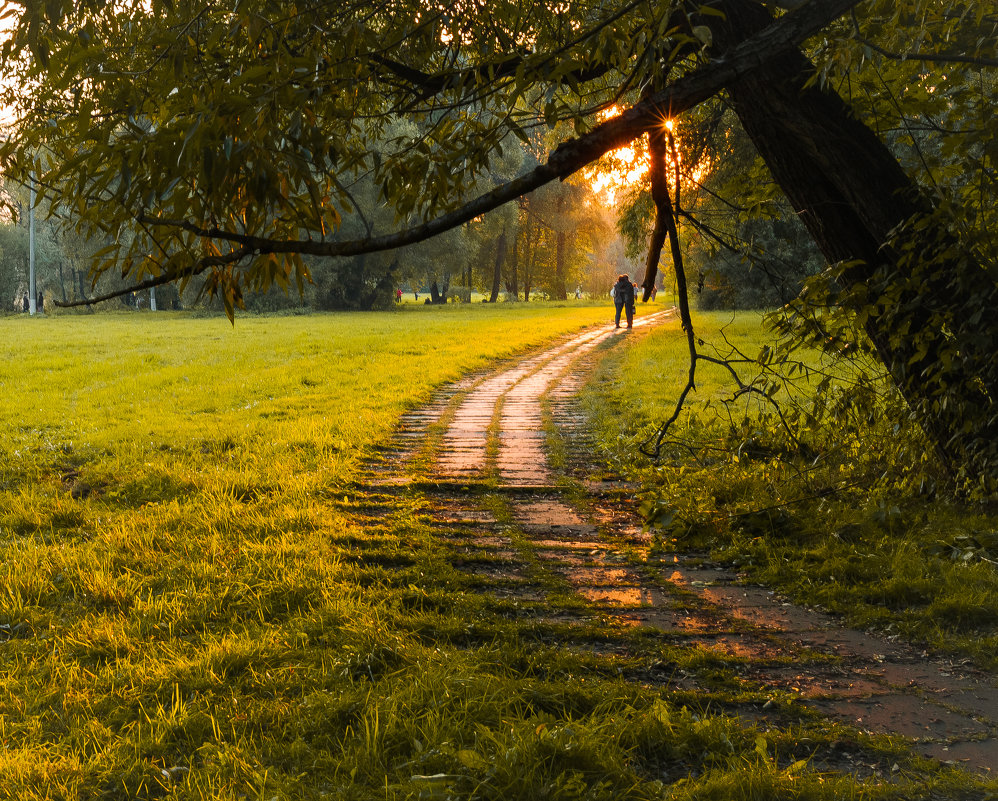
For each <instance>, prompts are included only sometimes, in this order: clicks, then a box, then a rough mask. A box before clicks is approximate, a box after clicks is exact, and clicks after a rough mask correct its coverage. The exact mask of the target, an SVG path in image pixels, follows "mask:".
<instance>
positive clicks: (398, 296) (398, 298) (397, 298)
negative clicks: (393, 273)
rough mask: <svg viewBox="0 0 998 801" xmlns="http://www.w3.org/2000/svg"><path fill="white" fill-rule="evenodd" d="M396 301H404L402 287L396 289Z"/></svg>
mask: <svg viewBox="0 0 998 801" xmlns="http://www.w3.org/2000/svg"><path fill="white" fill-rule="evenodd" d="M395 302H396V303H401V302H402V290H401V289H396V290H395Z"/></svg>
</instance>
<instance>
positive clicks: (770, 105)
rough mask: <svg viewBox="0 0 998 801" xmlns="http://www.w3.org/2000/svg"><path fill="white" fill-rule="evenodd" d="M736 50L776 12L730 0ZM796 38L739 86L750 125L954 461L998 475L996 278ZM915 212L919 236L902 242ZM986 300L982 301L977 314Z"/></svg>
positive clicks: (719, 35)
mask: <svg viewBox="0 0 998 801" xmlns="http://www.w3.org/2000/svg"><path fill="white" fill-rule="evenodd" d="M721 6H722V8H723V10H724V13H725V15H726V18H727V25H726V26H725V25H719V24H716V23H714V24H712V26H711V27H712V28H713V29H714V31H715V37H714V42H715V45H717V46H719V47H720V48H721V49H727V48H728V47H730V46H731V45H732V44H734V43H735V42H737V41H740V40H742V39H744V38H746V37H748V36H750V35H752V34H753V33H754V32H756V31H758V30H760V29H761V28H763V27H764V26H765V25H767V24H768V23H769V22H771V17H770V15H769V13H768V12H767V11H766V10H765V9H764V8H763V7H762V6H761V5H759V4H758V3H755V2H752V0H724V2H723V3H722V4H721ZM813 75H814V67H813V65H812V64H811V63H810V62H809V61H808V60H807V59H806V58H805V57H804V56H803V55H802V54H801V53H800V52H799V51H797V50H794V51H790V52H787V53H786V54H785V55H783V56H781V57H779V58H777V59H775V60H773V61H770V62H769V63H767V64H766V65H765V66H763V67H761V68H759V69H757V70H754V71H752V72H751V73H749V74H748V75H746V77H744V78H742V79H740V80H739V81H737V82H736V83H733V84H731V85H730V86H729V87H728V91H729V94H730V97H731V100H732V103H733V105H734V109H735V111H736V113H737V114H738V117H739V119H740V120H741V123H742V125H743V126H744V128H745V130H746V132H747V133H748V135H749V136H750V137H751V139H752V141H753V142H754V144H755V146H756V148H757V149H758V151H759V153H760V155H761V156H762V158H763V159H764V160H765V162H766V164H767V166H768V167H769V169H770V171H771V173H772V174H773V177H774V178H775V179H776V181H777V182H778V183H779V185H780V186H781V187H782V189H783V191H784V192H785V193H786V195H787V198H788V199H789V200H790V202H791V203H792V204H793V206H794V208H795V210H796V211H797V213H798V215H799V216H800V218H801V220H802V221H803V222H804V224H805V226H807V228H808V230H809V232H810V233H811V236H812V237H813V238H814V240H815V242H816V243H817V244H818V246H819V248H820V249H821V251H822V253H823V254H824V255H825V257H826V258H827V259H828V261H829V262H830V263H838V262H841V263H842V264H843V271H842V279H841V281H842V283H843V284H844V286H843V292H842V294H841V297H840V299H839V302H841V303H843V304H846V305H850V306H852V307H854V308H855V310H856V311H857V312H859V313H860V316H861V318H864V319H865V324H864V327H865V330H866V332H867V334H868V335H869V337H870V339H871V340H872V342H873V344H874V346H875V347H876V349H877V351H878V353H879V355H880V357H881V359H882V360H883V362H884V364H885V365H886V366H887V368H888V370H889V371H890V373H891V375H892V376H893V378H894V381H895V382H896V384H897V386H898V388H899V389H900V391H901V393H902V394H903V396H904V397H905V399H906V400H907V401H908V403H909V405H910V406H911V407H912V409H913V410H914V411H915V412H916V414H917V415H918V418H919V420H920V422H921V424H922V427H923V429H924V430H925V431H926V433H927V434H928V435H929V436H930V437H931V439H932V440H933V442H934V443H935V446H936V448H937V450H938V452H939V454H940V455H941V457H942V458H943V460H944V462H945V463H946V465H947V467H948V468H949V469H950V471H951V472H954V473H956V472H958V470H959V469H963V470H965V471H967V473H968V475H969V476H971V477H977V478H980V477H982V476H984V475H986V474H988V473H990V474H991V475H992V476H995V475H998V464H995V463H994V462H993V460H992V461H991V462H990V463H989V452H990V451H991V450H992V449H993V447H994V446H993V443H995V442H998V415H995V414H994V412H993V405H992V404H993V399H995V398H998V385H996V380H995V379H996V374H998V368H996V367H995V360H994V356H993V354H994V353H995V352H996V350H998V347H996V346H998V327H996V326H995V324H994V322H993V321H994V316H993V315H992V314H991V310H993V308H994V305H995V303H996V302H998V292H996V286H995V282H994V281H993V280H992V279H991V278H990V277H989V275H988V274H987V272H986V271H985V270H984V269H983V268H982V267H981V265H980V264H978V263H977V262H975V261H974V260H973V259H971V258H968V251H967V249H965V248H960V247H959V246H958V243H957V242H956V239H955V237H954V236H953V235H952V234H950V233H949V232H948V231H947V230H946V228H945V225H944V224H943V223H941V222H940V221H939V219H938V217H934V216H933V208H932V205H931V204H930V203H929V202H928V201H927V200H926V198H925V196H924V194H922V193H921V192H919V190H918V188H917V186H916V185H915V184H914V182H913V181H912V180H911V179H910V178H909V177H908V176H907V174H906V173H905V172H904V171H903V170H902V169H901V167H900V165H899V164H898V162H897V160H896V159H895V158H894V156H893V155H892V154H891V152H890V151H889V150H888V149H887V147H886V146H885V145H884V144H883V142H881V141H880V139H879V138H878V137H877V136H876V135H875V134H874V133H873V131H871V130H870V129H869V128H867V127H866V126H865V125H864V124H863V123H862V122H860V121H859V120H858V119H856V117H855V116H853V114H852V113H851V111H850V110H849V108H848V107H847V106H846V104H845V103H844V102H843V101H842V99H841V98H840V97H839V96H838V95H837V94H835V93H834V92H832V91H831V90H830V89H829V88H827V87H821V86H820V84H819V83H818V82H815V83H813V84H811V85H810V86H808V85H807V82H808V80H809V79H810V78H811V77H812V76H813ZM910 221H916V225H915V226H914V227H913V229H912V230H914V231H915V232H916V233H914V234H912V235H911V236H912V237H914V238H913V239H912V240H909V243H908V244H910V246H911V247H910V248H908V247H899V246H897V245H896V244H894V243H893V242H892V235H893V233H894V232H895V229H897V228H898V226H900V225H902V224H905V223H908V222H910ZM973 310H977V311H978V312H980V311H981V310H985V311H984V313H983V314H978V315H977V318H976V319H974V316H973V314H972V311H973Z"/></svg>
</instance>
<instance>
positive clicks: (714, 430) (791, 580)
mask: <svg viewBox="0 0 998 801" xmlns="http://www.w3.org/2000/svg"><path fill="white" fill-rule="evenodd" d="M696 324H697V329H698V335H699V336H701V337H703V338H704V340H705V344H704V345H703V346H702V348H701V349H702V350H703V351H705V352H709V353H715V354H717V353H721V354H727V353H728V352H729V350H730V348H731V347H732V346H734V347H737V348H738V350H739V351H741V352H742V353H745V354H747V355H748V356H750V357H753V358H754V357H755V356H756V355H757V354H758V353H759V350H760V347H761V346H762V344H763V337H762V327H761V316H760V315H758V314H749V313H743V314H739V315H737V316H732V315H731V314H730V313H714V314H701V315H699V316H698V320H697V321H696ZM715 346H716V350H712V348H714V347H715ZM687 364H688V356H687V350H686V340H685V338H684V336H683V334H682V332H681V331H680V330H679V327H678V323H673V324H672V325H671V326H669V327H664V328H663V329H662V330H660V331H658V332H656V333H655V334H653V335H652V336H650V337H648V338H646V339H644V340H642V341H640V343H639V344H638V345H637V346H636V347H633V348H631V349H630V350H629V352H628V353H627V355H626V357H625V358H621V359H615V360H607V361H606V362H605V363H604V364H603V366H602V370H601V371H600V372H598V373H597V374H596V376H595V380H594V381H593V382H592V384H591V386H590V390H589V392H588V396H587V397H588V405H589V407H590V409H591V415H592V420H593V423H594V425H595V426H596V427H597V428H598V429H599V430H600V432H601V439H602V441H603V443H604V446H605V449H606V453H607V456H608V458H609V459H610V460H611V462H612V463H613V464H614V465H616V467H617V468H618V469H620V470H622V471H624V472H626V473H627V474H629V475H630V476H632V477H633V478H635V479H637V480H638V481H640V482H641V483H642V485H643V493H642V494H643V499H644V505H643V510H644V513H645V515H646V516H647V518H648V519H649V520H650V521H651V523H652V524H653V526H654V527H655V528H656V530H657V531H658V537H659V546H660V548H661V549H662V550H664V551H669V550H681V551H690V550H692V551H704V552H709V553H710V555H711V558H713V559H716V560H720V561H723V562H725V563H728V564H733V565H736V566H738V567H739V568H741V569H743V570H745V571H746V573H747V574H748V575H749V576H751V578H752V580H754V581H760V582H762V583H765V584H767V585H770V586H774V587H777V588H780V589H782V590H783V591H784V592H786V593H787V594H789V595H790V596H792V597H793V598H795V599H796V600H797V601H800V602H802V603H806V604H809V605H814V606H819V607H824V608H827V609H829V610H832V611H835V612H838V613H841V614H842V615H844V616H845V618H846V620H847V621H848V622H849V623H850V624H852V625H856V626H861V627H872V628H875V629H878V630H882V631H885V632H887V633H889V634H900V635H901V636H903V637H904V638H906V639H909V640H912V641H914V642H916V643H922V644H924V645H925V646H927V647H930V648H933V649H936V650H940V651H942V652H944V653H949V654H952V655H955V656H958V657H970V658H972V659H973V660H974V661H975V662H977V663H978V664H979V665H980V666H981V667H984V668H987V669H991V670H995V669H998V570H996V564H998V534H996V533H995V532H996V528H998V519H996V516H995V515H994V514H993V512H992V511H991V510H989V509H988V508H985V507H981V506H974V505H967V504H961V503H957V502H955V501H953V500H951V499H947V498H946V497H945V495H943V494H941V493H937V492H935V491H933V490H932V489H931V487H932V482H933V475H932V472H931V465H929V463H928V462H927V461H926V458H925V457H926V447H925V445H924V443H923V442H922V441H921V440H920V439H919V438H918V435H917V432H911V431H906V430H904V429H901V430H899V429H898V428H897V427H895V425H894V423H893V421H892V420H890V419H887V418H885V417H880V416H874V417H872V418H871V419H870V420H866V421H863V425H862V426H861V428H860V429H859V430H858V431H855V432H854V431H852V430H851V429H850V428H849V427H848V426H846V425H843V427H842V428H841V429H838V430H836V427H835V426H832V425H825V426H823V427H821V429H820V430H818V431H814V432H807V431H805V432H804V436H803V437H802V439H801V442H800V443H796V444H792V445H791V444H789V443H788V442H787V439H786V437H785V436H783V435H782V434H781V426H780V424H779V420H778V417H777V416H776V414H775V411H774V408H775V407H773V406H772V405H771V404H769V403H768V402H767V401H764V400H760V399H759V397H758V396H755V395H745V396H743V397H742V398H740V399H739V400H737V401H736V402H733V403H730V404H725V403H723V401H724V400H726V399H730V398H731V397H732V394H733V392H734V389H735V386H734V384H733V382H732V379H731V376H730V374H729V373H728V372H727V371H726V370H725V369H724V368H722V367H719V366H717V365H713V364H704V365H701V367H700V368H698V373H697V378H698V386H697V390H696V392H695V393H693V394H692V395H691V396H690V401H689V402H688V403H687V405H686V410H685V411H684V413H683V415H682V416H681V417H680V418H679V420H678V421H677V424H676V426H675V428H674V436H673V437H671V438H670V444H669V445H668V447H666V449H665V451H664V454H663V457H664V458H663V460H662V462H661V464H660V466H658V467H654V466H651V465H649V463H648V461H647V460H644V459H641V458H635V452H636V450H637V446H638V445H639V444H640V443H641V442H642V441H643V440H645V439H646V438H647V437H648V436H649V435H650V434H651V433H653V431H654V429H655V427H656V425H657V424H658V423H659V422H660V421H662V420H663V419H665V418H667V417H668V416H669V415H670V414H671V413H672V411H673V407H674V404H675V400H676V398H677V397H678V395H679V392H680V391H681V389H682V387H683V385H684V383H685V380H686V369H687ZM810 366H811V367H815V368H817V367H820V366H821V362H820V360H818V359H817V358H816V357H815V358H812V359H811V361H810ZM754 367H755V369H756V370H758V365H755V366H754ZM752 368H753V366H752V365H745V364H740V365H738V369H739V370H740V371H741V372H742V373H743V375H742V376H741V377H742V379H743V381H747V380H748V379H750V378H752V377H753V375H754V372H753V369H752ZM650 378H654V380H646V379H650ZM775 397H776V398H777V399H778V400H779V401H780V402H781V404H784V406H785V411H787V412H790V411H792V408H793V404H792V403H791V402H790V400H791V399H790V398H788V397H787V394H786V393H778V394H777V395H775Z"/></svg>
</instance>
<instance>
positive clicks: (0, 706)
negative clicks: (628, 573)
mask: <svg viewBox="0 0 998 801" xmlns="http://www.w3.org/2000/svg"><path fill="white" fill-rule="evenodd" d="M606 316H607V309H605V308H599V307H589V308H585V307H575V308H567V307H562V308H559V307H557V306H555V305H553V304H544V305H541V306H531V307H528V306H526V305H517V306H513V307H511V306H510V305H504V306H502V307H498V308H496V307H490V306H485V307H483V306H475V307H470V306H466V307H458V308H447V309H410V310H406V311H403V312H397V313H385V314H344V315H317V316H309V317H260V318H239V319H237V322H236V326H235V328H232V327H230V326H229V325H228V323H227V322H225V321H224V320H219V319H208V320H194V319H189V318H185V317H181V316H176V315H150V314H135V315H127V316H126V315H123V316H120V317H116V316H109V317H58V318H49V319H34V320H29V319H26V318H19V319H6V320H0V333H2V335H3V337H2V340H0V341H2V342H3V343H4V344H3V347H4V349H5V352H4V353H3V361H2V364H3V365H4V369H3V372H2V373H0V382H2V384H3V386H2V388H0V389H2V392H0V432H2V434H3V436H2V446H0V447H2V450H3V453H2V468H0V469H2V472H0V742H2V744H3V748H2V749H0V777H2V783H0V798H10V799H17V800H18V801H41V800H42V799H46V801H48V800H49V799H66V800H67V801H68V800H69V799H73V800H74V801H75V800H76V799H89V798H102V799H152V798H174V799H231V801H236V800H237V799H258V798H262V799H267V800H268V801H269V800H270V799H322V798H337V799H341V798H342V799H375V798H377V799H383V798H387V799H404V798H405V799H409V798H412V799H415V798H421V799H434V798H466V799H472V798H475V799H495V801H499V799H520V798H523V799H526V798H562V799H572V798H589V799H594V800H597V801H602V800H604V799H605V801H610V800H611V799H613V801H618V800H620V799H625V800H629V799H663V798H669V797H675V798H687V797H689V798H701V797H714V796H712V795H711V794H714V795H716V797H724V798H733V799H739V798H743V799H749V798H766V799H791V798H793V799H800V798H808V799H815V801H832V799H838V798H842V797H856V798H866V797H869V798H878V799H880V798H883V799H900V798H909V797H912V796H911V790H912V788H913V786H915V782H919V781H921V780H922V777H923V776H924V773H923V768H922V767H921V766H920V765H919V764H917V763H916V762H913V761H912V760H911V757H910V755H908V754H906V753H905V752H904V750H903V749H899V748H898V747H897V746H896V745H895V744H891V743H887V742H884V741H878V740H876V739H873V738H870V737H867V736H865V735H862V734H860V733H855V732H849V733H848V736H849V737H850V738H851V739H850V742H851V743H853V748H854V750H855V752H856V753H857V754H860V755H861V756H862V757H863V758H866V759H870V760H878V761H883V760H884V759H889V760H890V762H888V764H891V763H893V762H895V761H898V762H900V764H901V765H902V768H903V770H902V773H901V774H899V775H898V776H897V777H896V778H895V779H893V780H892V781H891V782H878V783H874V784H872V785H870V786H869V787H867V786H866V785H865V784H864V783H862V782H857V781H856V780H854V779H852V778H851V777H849V776H841V775H839V776H829V775H826V773H823V772H819V771H817V770H810V769H803V768H801V767H800V766H801V764H802V763H800V762H799V761H797V762H795V763H794V764H795V765H797V767H794V768H793V770H790V769H789V766H790V763H789V762H788V761H787V759H785V758H782V761H781V760H779V759H777V757H776V756H775V755H776V754H782V755H788V754H792V752H793V749H794V748H795V747H797V744H798V743H799V742H803V741H804V740H803V739H801V738H803V737H805V735H806V740H807V743H808V753H811V752H812V751H813V750H814V749H816V748H818V747H829V748H830V747H831V746H830V744H832V743H838V742H839V740H840V737H841V736H842V734H843V732H842V730H840V729H838V728H837V727H830V726H828V725H827V724H825V723H823V722H818V723H814V722H810V721H806V720H801V719H798V718H794V719H793V721H792V723H791V724H788V725H786V726H785V727H782V728H777V727H771V728H770V729H769V730H768V731H767V732H765V734H764V735H762V734H760V732H759V731H758V730H757V729H756V728H755V727H754V726H752V725H751V724H750V723H746V722H745V721H744V720H742V719H741V718H740V717H739V715H738V714H726V713H723V712H721V711H719V709H721V708H732V709H735V710H737V709H739V708H740V707H739V705H740V704H745V705H746V707H745V708H747V709H753V710H754V709H757V708H758V707H759V706H760V705H761V704H762V703H764V702H765V700H766V698H767V697H768V695H763V694H761V693H759V692H756V691H753V690H751V689H747V688H746V686H745V685H743V684H741V683H739V682H738V681H736V680H735V678H734V675H735V674H734V667H733V664H729V663H728V661H726V659H725V658H724V657H722V656H720V655H711V656H709V658H708V656H706V655H705V654H704V652H703V651H702V650H698V649H692V650H691V649H684V648H682V647H681V646H679V645H670V644H667V643H661V642H657V641H656V642H653V643H649V642H646V640H647V639H648V638H647V637H644V638H643V637H642V636H641V635H640V634H637V633H633V632H619V631H608V630H607V627H606V626H605V624H604V623H603V622H602V621H600V620H598V619H594V620H592V621H591V622H589V623H585V622H582V623H580V624H579V625H575V626H573V627H572V628H571V631H568V630H567V628H566V627H565V626H564V625H562V624H559V623H558V622H557V620H555V621H553V622H552V621H549V620H547V619H546V618H545V617H543V616H542V614H543V612H542V611H538V612H536V613H533V612H531V611H530V610H528V609H527V608H525V607H526V606H527V605H521V604H520V603H519V602H516V601H512V600H509V599H508V597H506V596H504V595H502V594H500V593H496V594H488V593H483V592H481V588H482V586H483V582H485V584H486V586H488V580H487V579H483V578H481V577H477V578H476V577H474V576H470V575H469V574H468V573H467V572H463V571H461V570H458V569H456V568H455V567H454V562H455V561H457V557H456V556H455V552H454V551H453V550H451V546H450V545H449V544H448V542H447V537H446V536H441V533H440V530H439V529H437V530H434V529H432V528H431V526H430V525H429V524H428V519H429V518H428V515H429V512H430V511H431V510H430V509H428V508H427V504H428V501H426V499H425V498H423V496H422V495H421V494H420V490H419V489H418V488H408V489H405V488H403V490H402V491H400V492H397V493H388V492H384V493H382V492H379V490H378V489H377V488H372V487H363V486H358V485H357V484H356V483H355V479H356V477H357V472H356V460H357V458H358V457H359V455H361V454H362V453H364V452H367V451H370V450H371V449H372V448H373V447H374V446H375V445H376V444H377V443H378V442H383V441H384V440H385V438H386V437H387V436H388V433H389V431H390V430H391V428H392V427H393V426H394V425H395V423H396V421H397V418H398V415H399V413H400V412H401V411H402V410H403V409H404V408H407V407H409V406H411V405H413V404H415V403H418V402H419V401H421V400H424V399H425V398H426V397H427V396H428V394H429V393H430V392H431V391H432V388H433V387H434V386H435V385H437V384H439V383H440V382H441V381H444V380H447V379H450V378H453V377H456V376H457V375H459V374H460V373H462V372H463V371H466V370H468V369H474V368H479V367H482V366H484V365H485V364H487V363H488V361H489V360H490V359H493V358H496V357H498V356H505V355H510V354H513V353H515V352H517V351H519V350H521V349H523V348H525V347H527V346H530V345H533V344H537V343H539V342H541V341H543V340H545V339H548V338H550V337H553V336H557V335H558V334H560V333H562V332H567V331H571V330H574V329H577V328H578V327H579V326H580V325H583V324H586V323H590V322H593V321H596V320H603V319H605V318H606ZM499 505H501V504H499V502H498V501H496V506H497V509H498V506H499ZM497 515H498V511H497ZM503 519H504V520H508V519H509V515H508V514H507V517H505V518H503ZM514 536H516V535H514ZM495 568H496V571H497V575H498V576H499V578H498V579H496V582H497V583H498V584H497V586H503V585H502V584H501V582H502V580H503V578H502V572H503V570H504V563H503V562H502V561H501V559H500V558H499V557H497V558H496V564H495ZM608 638H612V641H613V643H614V644H613V646H612V647H609V648H608V647H606V646H607V643H608ZM587 642H588V643H592V644H594V647H592V648H589V647H586V646H585V643H587ZM666 663H667V664H669V665H671V666H672V667H670V670H674V671H675V672H676V673H677V674H680V675H688V676H693V677H695V680H696V686H697V687H698V688H701V689H697V690H679V689H678V688H675V689H664V688H662V687H656V686H654V685H653V684H652V685H649V683H648V681H647V677H648V676H649V675H651V673H650V671H651V670H652V666H653V665H659V666H661V665H662V664H666ZM760 736H761V737H762V743H763V747H760V745H759V743H760V739H759V738H760ZM771 754H772V756H771ZM803 756H804V757H805V758H806V757H807V755H803ZM794 759H795V760H796V759H797V757H794ZM954 775H955V774H954ZM912 776H913V777H915V778H909V777H912ZM944 778H945V777H944ZM947 781H952V782H953V786H955V787H959V790H960V792H963V793H964V795H965V796H966V793H967V792H972V791H974V790H976V789H980V788H978V787H972V786H971V785H972V784H973V782H972V781H971V780H968V779H965V778H964V779H955V778H947ZM698 788H699V789H698ZM946 792H947V790H946V787H943V788H942V790H941V792H940V793H939V794H937V797H950V796H949V795H947V794H946ZM952 797H954V798H955V797H958V796H957V794H956V793H954V794H952Z"/></svg>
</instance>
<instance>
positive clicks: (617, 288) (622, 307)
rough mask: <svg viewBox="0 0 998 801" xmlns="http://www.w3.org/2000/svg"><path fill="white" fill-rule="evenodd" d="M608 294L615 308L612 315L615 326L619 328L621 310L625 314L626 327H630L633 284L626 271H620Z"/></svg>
mask: <svg viewBox="0 0 998 801" xmlns="http://www.w3.org/2000/svg"><path fill="white" fill-rule="evenodd" d="M610 296H611V297H612V298H613V305H614V307H615V308H616V310H617V314H616V316H615V317H614V322H615V323H616V324H617V328H620V313H621V312H622V311H623V312H626V314H627V327H628V328H630V327H631V326H632V325H633V324H634V284H632V283H631V279H630V278H629V277H628V275H627V273H621V274H620V275H619V276H617V283H615V284H614V285H613V288H612V289H611V290H610Z"/></svg>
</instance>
